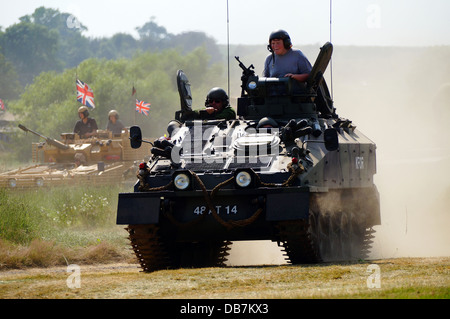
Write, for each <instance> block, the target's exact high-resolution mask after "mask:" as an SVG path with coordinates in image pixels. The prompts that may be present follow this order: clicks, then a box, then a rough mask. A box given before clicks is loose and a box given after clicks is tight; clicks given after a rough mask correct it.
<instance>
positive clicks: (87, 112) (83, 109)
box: [78, 105, 89, 117]
mask: <svg viewBox="0 0 450 319" xmlns="http://www.w3.org/2000/svg"><path fill="white" fill-rule="evenodd" d="M78 113H83V115H84V117H88V116H89V111H88V108H87V107H86V106H84V105H83V106H80V107H79V108H78Z"/></svg>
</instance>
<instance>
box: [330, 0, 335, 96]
mask: <svg viewBox="0 0 450 319" xmlns="http://www.w3.org/2000/svg"><path fill="white" fill-rule="evenodd" d="M332 9H333V4H332V0H330V43H331V44H333V42H332V41H331V30H332V28H331V26H332V21H333V19H332V11H333V10H332ZM330 82H331V83H330V89H331V99H332V100H333V99H334V96H333V56H331V58H330Z"/></svg>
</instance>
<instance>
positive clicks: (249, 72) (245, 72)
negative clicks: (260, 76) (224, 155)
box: [234, 56, 255, 96]
mask: <svg viewBox="0 0 450 319" xmlns="http://www.w3.org/2000/svg"><path fill="white" fill-rule="evenodd" d="M234 58H235V59H236V60H237V61H238V62H239V67H240V68H241V69H242V76H241V81H242V84H241V88H242V91H241V96H244V94H245V86H246V85H247V82H248V79H249V78H250V77H251V76H254V75H255V71H254V69H255V67H254V66H253V64H251V65H250V66H249V67H248V68H247V67H246V66H245V65H244V63H242V62H241V61H240V60H239V57H238V56H235V57H234Z"/></svg>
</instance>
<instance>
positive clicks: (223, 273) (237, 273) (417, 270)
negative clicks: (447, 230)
mask: <svg viewBox="0 0 450 319" xmlns="http://www.w3.org/2000/svg"><path fill="white" fill-rule="evenodd" d="M377 275H379V276H378V277H377ZM78 279H79V280H78ZM77 280H78V281H77ZM77 284H79V285H78V286H77ZM0 298H3V299H15V298H25V299H29V298H33V299H35V298H37V299H42V298H52V299H71V298H81V299H92V298H101V299H110V298H117V299H128V298H152V299H154V298H157V299H160V298H164V299H165V298H170V299H172V298H179V299H191V298H193V299H210V298H213V299H217V298H220V299H223V298H225V299H228V298H229V299H242V298H246V299H247V298H250V299H253V298H258V299H266V298H280V299H285V298H446V299H448V298H450V257H435V258H398V259H383V260H373V261H365V262H357V263H324V264H319V265H313V266H311V265H304V266H291V265H261V266H232V267H226V268H203V269H179V270H162V271H157V272H153V273H142V272H140V269H139V267H138V265H135V264H107V265H94V266H82V265H81V266H80V267H79V268H77V267H76V266H71V267H70V268H67V267H54V268H44V269H40V268H39V269H37V268H34V269H26V270H9V271H2V272H0Z"/></svg>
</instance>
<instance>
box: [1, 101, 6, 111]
mask: <svg viewBox="0 0 450 319" xmlns="http://www.w3.org/2000/svg"><path fill="white" fill-rule="evenodd" d="M0 109H2V110H4V109H5V103H3V101H2V99H0Z"/></svg>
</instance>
